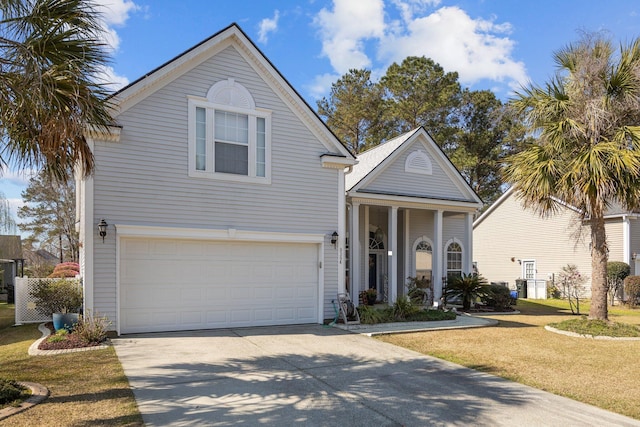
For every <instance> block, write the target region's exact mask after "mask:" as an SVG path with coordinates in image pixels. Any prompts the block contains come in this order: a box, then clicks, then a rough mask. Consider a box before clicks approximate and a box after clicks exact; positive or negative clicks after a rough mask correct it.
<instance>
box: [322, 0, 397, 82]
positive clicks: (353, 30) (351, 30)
mask: <svg viewBox="0 0 640 427" xmlns="http://www.w3.org/2000/svg"><path fill="white" fill-rule="evenodd" d="M314 23H315V24H316V25H317V26H318V27H319V29H320V31H319V34H320V37H321V39H322V54H323V55H324V56H326V57H328V58H329V61H330V62H331V66H332V67H333V69H334V70H335V71H336V72H338V73H339V74H344V73H346V72H347V71H349V69H350V68H366V67H369V66H370V65H371V60H370V59H369V57H368V55H367V54H366V52H365V46H364V41H365V40H367V39H381V38H383V37H384V31H385V24H384V3H383V1H382V0H368V1H366V2H363V1H352V0H334V2H333V10H332V11H329V10H327V9H325V8H323V9H322V10H320V12H319V13H318V15H317V16H316V18H315V19H314Z"/></svg>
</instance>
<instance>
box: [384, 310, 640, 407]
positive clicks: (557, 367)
mask: <svg viewBox="0 0 640 427" xmlns="http://www.w3.org/2000/svg"><path fill="white" fill-rule="evenodd" d="M516 308H517V309H518V310H520V311H521V314H511V315H492V316H485V317H490V318H493V319H496V320H498V321H499V322H500V323H499V324H498V325H497V326H495V327H488V328H477V329H466V330H446V331H429V332H419V333H411V334H399V335H384V336H380V337H377V339H380V340H382V341H386V342H390V343H392V344H395V345H399V346H402V347H406V348H409V349H411V350H415V351H418V352H421V353H423V354H429V355H431V356H435V357H439V358H441V359H445V360H449V361H452V362H455V363H459V364H461V365H464V366H467V367H470V368H473V369H477V370H480V371H484V372H488V373H491V374H494V375H498V376H501V377H504V378H507V379H510V380H513V381H517V382H520V383H523V384H527V385H530V386H533V387H536V388H539V389H542V390H546V391H549V392H552V393H555V394H559V395H562V396H567V397H570V398H572V399H575V400H579V401H581V402H585V403H589V404H591V405H595V406H599V407H601V408H604V409H607V410H610V411H613V412H617V413H620V414H624V415H627V416H630V417H633V418H636V419H640V405H638V396H640V363H638V362H637V357H638V356H637V355H638V354H640V341H608V340H606V341H601V340H593V339H587V338H575V337H568V336H565V335H560V334H555V333H553V332H550V331H547V330H545V329H544V326H545V325H547V324H549V323H554V322H561V321H564V320H567V319H576V318H577V317H576V316H572V315H571V311H570V309H569V305H568V303H566V302H565V301H560V300H546V301H545V300H537V301H533V300H531V301H525V300H519V301H518V305H517V306H516ZM609 309H610V312H609V318H610V320H612V321H615V322H621V323H628V324H634V325H640V310H629V309H625V308H623V307H610V308H609ZM588 310H589V306H588V304H584V305H582V304H581V311H583V312H584V313H585V314H587V313H588ZM543 409H544V408H541V410H543Z"/></svg>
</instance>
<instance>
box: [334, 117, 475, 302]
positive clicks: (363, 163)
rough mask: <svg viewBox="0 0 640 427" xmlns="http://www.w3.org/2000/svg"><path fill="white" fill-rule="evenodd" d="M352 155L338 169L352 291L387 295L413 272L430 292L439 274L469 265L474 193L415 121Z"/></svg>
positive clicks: (397, 291)
mask: <svg viewBox="0 0 640 427" xmlns="http://www.w3.org/2000/svg"><path fill="white" fill-rule="evenodd" d="M357 160H358V163H357V164H356V165H355V166H353V170H352V172H351V173H348V174H347V175H346V176H345V179H346V183H345V188H346V195H347V211H348V214H349V218H348V221H349V226H348V229H349V230H350V234H349V243H350V246H349V253H348V256H349V259H350V260H351V264H350V266H349V271H348V273H350V274H349V279H350V280H348V282H349V283H353V285H352V289H351V290H352V294H353V295H358V294H359V292H360V291H362V290H363V289H369V288H372V289H376V290H377V294H378V295H379V296H381V297H382V300H384V301H391V302H393V301H395V300H396V298H397V296H399V295H403V293H404V292H405V291H406V289H405V285H406V282H407V278H408V277H419V278H425V279H427V280H429V281H430V282H431V284H432V285H433V289H434V298H435V300H438V299H439V298H440V296H441V295H442V287H443V282H444V281H446V278H447V277H449V276H452V275H460V274H461V273H470V272H471V271H472V254H471V249H472V246H473V244H472V235H473V227H472V224H473V217H474V214H475V212H476V211H477V210H478V209H479V208H480V207H481V206H482V201H481V200H480V198H479V197H478V195H477V194H476V193H475V192H474V191H473V190H472V189H471V187H470V186H469V184H468V183H467V182H466V181H465V180H464V178H463V177H462V175H460V173H459V172H458V170H457V169H456V168H455V167H454V166H453V164H452V163H451V162H450V161H449V159H448V158H447V157H446V155H445V154H444V153H443V152H442V150H441V149H440V148H439V147H438V146H437V145H436V144H435V142H434V141H433V139H431V137H430V136H429V134H428V133H427V132H426V131H425V130H424V129H423V128H418V129H414V130H412V131H410V132H407V133H405V134H404V135H401V136H399V137H397V138H395V139H393V140H390V141H388V142H385V143H384V144H380V145H378V146H377V147H375V148H372V149H370V150H368V151H366V152H364V153H361V154H359V155H358V156H357ZM351 242H356V244H352V243H351Z"/></svg>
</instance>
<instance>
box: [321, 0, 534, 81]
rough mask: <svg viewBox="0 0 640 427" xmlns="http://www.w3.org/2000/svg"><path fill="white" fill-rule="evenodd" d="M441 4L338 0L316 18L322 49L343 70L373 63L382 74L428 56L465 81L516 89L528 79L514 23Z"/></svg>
mask: <svg viewBox="0 0 640 427" xmlns="http://www.w3.org/2000/svg"><path fill="white" fill-rule="evenodd" d="M439 4H440V0H387V2H386V4H385V3H384V2H383V0H373V1H367V2H364V1H363V2H353V1H350V0H334V4H333V10H331V11H329V10H327V9H322V10H321V11H320V12H319V13H318V15H317V16H316V18H315V20H314V22H315V24H316V25H317V26H318V27H319V28H320V32H319V34H320V37H321V39H322V54H323V55H324V56H326V57H328V58H329V61H330V62H331V66H332V67H333V69H334V71H335V72H336V73H337V74H339V75H343V74H345V73H346V72H347V71H348V70H349V69H351V68H369V69H372V68H373V70H372V71H373V73H374V74H380V70H381V69H386V68H387V67H388V66H389V65H390V64H391V63H392V62H401V61H402V60H403V59H404V58H406V57H407V56H423V55H424V56H426V57H428V58H431V59H433V60H434V61H436V62H437V63H439V64H440V65H442V66H443V67H444V69H445V70H446V71H457V72H458V74H459V77H460V82H461V83H463V84H465V85H473V84H474V83H477V82H478V81H480V80H490V81H491V80H492V81H495V82H501V83H503V82H506V83H507V84H508V85H509V86H511V87H513V88H515V87H519V86H520V85H521V84H525V83H526V82H527V80H528V76H527V71H526V67H525V65H524V63H523V62H521V61H517V60H515V59H514V58H513V50H514V47H515V43H514V41H513V40H512V39H511V38H510V37H509V34H510V32H511V25H510V24H509V23H498V22H496V18H495V17H491V18H490V19H483V18H476V19H474V18H472V17H470V16H469V15H468V14H467V13H466V12H465V11H464V10H462V9H461V8H459V7H441V8H439V9H437V10H433V8H434V7H437V6H438V5H439ZM385 5H386V6H388V7H395V8H396V9H397V11H398V12H399V19H391V18H390V14H389V12H392V10H387V11H385ZM429 10H432V12H431V13H429ZM367 46H368V47H369V51H367ZM374 61H375V64H376V65H375V67H374V66H372V64H373V63H374ZM376 67H377V69H376ZM319 77H322V76H319ZM321 80H322V79H320V80H319V79H316V82H315V84H314V86H317V85H318V82H319V81H321ZM329 86H330V83H329V85H328V86H326V87H325V88H324V91H323V93H326V91H327V90H328V87H329ZM315 91H316V93H318V92H319V88H318V87H316V89H315Z"/></svg>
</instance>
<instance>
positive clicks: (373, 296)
mask: <svg viewBox="0 0 640 427" xmlns="http://www.w3.org/2000/svg"><path fill="white" fill-rule="evenodd" d="M360 298H361V299H362V302H363V303H365V304H367V305H374V304H375V303H376V300H377V299H378V291H376V290H375V289H373V288H371V289H365V290H364V291H362V292H360Z"/></svg>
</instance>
